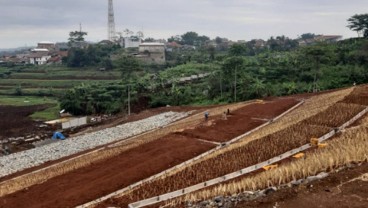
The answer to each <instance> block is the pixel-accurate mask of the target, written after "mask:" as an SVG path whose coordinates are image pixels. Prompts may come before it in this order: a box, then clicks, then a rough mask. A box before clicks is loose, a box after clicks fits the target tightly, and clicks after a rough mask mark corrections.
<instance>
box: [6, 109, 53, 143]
mask: <svg viewBox="0 0 368 208" xmlns="http://www.w3.org/2000/svg"><path fill="white" fill-rule="evenodd" d="M48 107H49V106H48V105H35V106H19V107H17V106H0V118H1V119H0V129H1V131H0V140H1V139H6V138H9V137H21V136H27V135H28V134H32V133H34V132H39V131H45V129H44V128H40V127H39V126H40V125H41V124H42V122H36V121H33V120H32V119H31V118H30V117H28V116H29V115H31V114H33V113H34V112H36V111H42V110H44V109H46V108H48ZM47 130H49V129H46V132H48V131H47Z"/></svg>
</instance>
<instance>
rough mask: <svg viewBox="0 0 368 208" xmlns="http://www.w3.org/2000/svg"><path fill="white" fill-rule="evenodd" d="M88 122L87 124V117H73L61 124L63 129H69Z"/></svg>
mask: <svg viewBox="0 0 368 208" xmlns="http://www.w3.org/2000/svg"><path fill="white" fill-rule="evenodd" d="M86 124H87V117H82V118H76V119H72V120H69V121H67V122H64V123H62V124H61V126H62V128H63V129H69V128H72V127H76V126H82V125H86Z"/></svg>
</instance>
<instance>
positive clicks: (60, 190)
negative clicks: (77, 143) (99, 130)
mask: <svg viewBox="0 0 368 208" xmlns="http://www.w3.org/2000/svg"><path fill="white" fill-rule="evenodd" d="M214 146H215V145H213V144H210V143H206V142H200V141H198V140H192V139H188V138H186V137H184V136H167V137H164V138H162V139H159V140H156V141H153V142H151V143H147V144H144V145H142V146H140V147H138V148H134V149H131V150H128V151H127V152H124V153H122V154H121V155H119V156H117V157H114V158H110V159H109V161H108V163H107V162H106V161H102V162H99V163H96V164H93V165H91V166H89V167H86V168H81V169H78V170H76V171H73V172H70V173H68V174H66V175H62V176H59V177H55V178H53V179H50V180H49V181H47V182H45V183H43V184H39V185H35V186H32V187H30V188H28V189H26V190H23V191H20V192H17V193H15V194H11V195H8V196H5V197H2V198H0V207H1V208H5V207H28V208H29V207H54V208H57V207H74V206H76V205H78V204H81V203H83V202H88V201H91V200H93V199H96V198H98V197H101V196H103V195H106V194H108V193H111V192H113V191H116V190H118V189H121V188H122V187H126V186H128V185H130V184H132V183H134V182H137V181H139V180H142V179H144V178H147V177H149V176H151V175H154V174H156V173H159V172H160V171H162V170H165V169H168V168H170V167H172V166H175V165H177V164H179V163H181V162H183V161H186V160H188V159H190V158H192V157H195V156H196V155H199V154H200V153H203V152H205V151H207V150H209V149H211V148H213V147H214ZM25 202H26V203H25Z"/></svg>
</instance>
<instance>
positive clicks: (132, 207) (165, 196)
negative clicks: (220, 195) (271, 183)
mask: <svg viewBox="0 0 368 208" xmlns="http://www.w3.org/2000/svg"><path fill="white" fill-rule="evenodd" d="M367 112H368V107H367V108H365V109H364V110H363V111H361V112H360V113H359V114H357V115H356V116H354V117H353V118H352V119H350V120H349V121H347V122H346V123H344V124H343V125H341V126H340V127H339V128H338V129H336V130H332V131H330V132H329V133H327V134H325V135H323V136H322V137H320V138H318V141H319V142H322V141H325V140H327V139H329V138H331V137H333V136H334V135H335V134H336V133H337V132H339V131H341V130H343V129H344V128H346V127H347V126H349V125H351V124H352V123H354V122H355V121H356V120H358V119H359V118H361V117H362V116H363V115H364V114H366V113H367ZM310 147H311V144H306V145H303V146H301V147H299V148H296V149H293V150H290V151H288V152H285V153H283V154H281V155H279V156H276V157H274V158H271V159H269V160H267V161H264V162H261V163H258V164H256V165H253V166H250V167H247V168H244V169H241V170H239V171H236V172H233V173H230V174H227V175H224V176H221V177H218V178H215V179H212V180H209V181H206V182H202V183H200V184H196V185H194V186H190V187H187V188H184V189H180V190H177V191H173V192H170V193H166V194H163V195H160V196H156V197H152V198H149V199H145V200H142V201H138V202H134V203H131V204H129V208H139V207H144V206H148V205H152V204H156V203H158V202H163V201H166V200H169V199H173V198H176V197H179V196H182V195H185V194H188V193H191V192H194V191H198V190H200V189H203V188H206V187H208V186H211V185H216V184H219V183H222V182H225V181H228V180H231V179H234V178H236V177H239V176H242V175H245V174H248V173H250V172H253V171H255V170H259V169H261V168H263V167H264V166H267V165H270V164H273V163H276V162H279V161H281V160H284V159H286V158H288V157H291V156H292V155H294V154H296V153H299V152H302V151H304V150H307V149H309V148H310Z"/></svg>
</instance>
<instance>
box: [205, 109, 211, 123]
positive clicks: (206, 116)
mask: <svg viewBox="0 0 368 208" xmlns="http://www.w3.org/2000/svg"><path fill="white" fill-rule="evenodd" d="M209 115H210V114H209V113H208V111H206V112H204V120H205V121H207V120H208V116H209Z"/></svg>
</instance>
